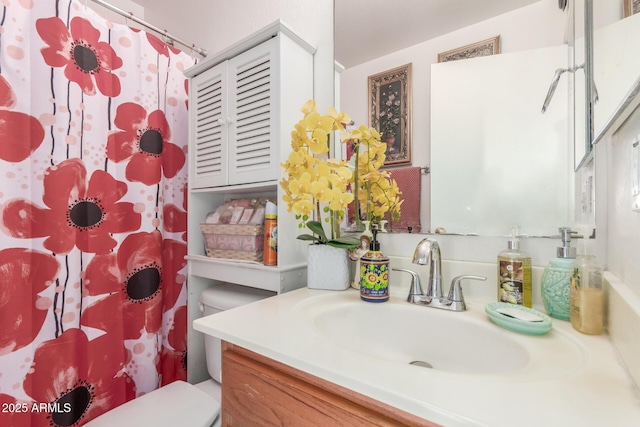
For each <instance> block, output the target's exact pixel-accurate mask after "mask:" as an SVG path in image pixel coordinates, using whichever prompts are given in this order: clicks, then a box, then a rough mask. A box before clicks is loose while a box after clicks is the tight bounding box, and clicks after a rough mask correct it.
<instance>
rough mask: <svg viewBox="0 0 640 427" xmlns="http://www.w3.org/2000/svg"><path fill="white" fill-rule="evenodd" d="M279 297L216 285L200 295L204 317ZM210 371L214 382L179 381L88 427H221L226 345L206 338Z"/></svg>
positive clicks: (92, 422)
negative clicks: (271, 297)
mask: <svg viewBox="0 0 640 427" xmlns="http://www.w3.org/2000/svg"><path fill="white" fill-rule="evenodd" d="M273 295H275V293H274V292H270V291H265V290H262V289H254V288H248V287H245V286H238V285H233V284H227V283H223V284H216V285H213V286H211V287H209V288H207V289H205V290H204V291H202V294H201V295H200V308H201V311H202V312H203V315H204V316H208V315H211V314H215V313H218V312H221V311H225V310H229V309H232V308H234V307H238V306H241V305H244V304H249V303H251V302H254V301H258V300H260V299H264V298H267V297H270V296H273ZM204 340H205V353H206V361H207V370H208V372H209V375H210V376H211V379H209V380H207V381H203V382H201V383H198V384H195V385H193V384H189V383H187V382H185V381H175V382H172V383H171V384H167V385H165V386H163V387H160V388H159V389H157V390H154V391H152V392H150V393H147V394H145V395H143V396H141V397H138V398H136V399H134V400H131V401H129V402H127V403H125V404H123V405H120V406H118V407H117V408H114V409H112V410H110V411H108V412H106V413H104V414H102V415H100V416H99V417H97V418H95V419H93V420H91V421H89V422H88V423H87V424H85V426H86V427H113V426H117V427H138V426H142V425H149V426H154V427H174V426H179V425H183V426H189V427H217V426H219V425H220V417H219V414H220V401H221V398H220V393H221V388H220V382H221V380H222V372H221V370H222V369H221V368H222V343H221V341H220V339H218V338H214V337H212V336H209V335H205V339H204Z"/></svg>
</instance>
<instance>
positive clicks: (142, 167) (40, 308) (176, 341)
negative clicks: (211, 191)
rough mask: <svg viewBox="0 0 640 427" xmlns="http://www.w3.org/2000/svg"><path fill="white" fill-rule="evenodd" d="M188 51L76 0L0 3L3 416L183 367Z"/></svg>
mask: <svg viewBox="0 0 640 427" xmlns="http://www.w3.org/2000/svg"><path fill="white" fill-rule="evenodd" d="M193 64H194V60H193V59H192V58H191V57H190V56H189V55H187V54H185V53H181V52H179V51H178V50H176V49H173V48H172V47H170V46H167V45H166V44H165V43H163V42H162V41H161V40H160V39H159V38H157V37H155V36H153V35H151V34H148V33H145V32H142V31H136V30H132V29H131V28H129V27H127V26H125V25H120V24H113V23H110V22H108V21H107V20H105V19H104V18H101V17H100V16H99V15H98V14H97V13H95V12H93V11H92V10H91V9H88V8H87V6H86V4H85V3H83V2H79V1H75V0H74V1H69V0H48V1H35V2H34V1H31V0H4V1H2V2H0V404H1V407H0V426H35V427H39V426H80V425H83V424H85V423H86V422H87V421H89V420H91V419H93V418H95V417H96V416H98V415H100V414H102V413H104V412H106V411H107V410H109V409H111V408H114V407H116V406H118V405H120V404H122V403H124V402H126V401H128V400H131V399H133V398H135V397H137V396H140V395H142V394H145V393H147V392H149V391H151V390H153V389H155V388H157V387H159V386H161V385H164V384H167V383H169V382H172V381H175V380H177V379H186V366H185V364H186V331H187V312H186V292H187V291H186V283H185V278H186V262H185V260H184V257H185V255H186V252H187V249H186V208H187V207H186V181H187V172H186V168H187V166H186V147H187V123H188V121H187V108H188V106H187V101H186V99H187V94H186V91H187V84H186V80H185V78H184V76H183V70H184V69H185V68H188V67H190V66H192V65H193Z"/></svg>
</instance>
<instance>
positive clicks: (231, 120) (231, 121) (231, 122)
mask: <svg viewBox="0 0 640 427" xmlns="http://www.w3.org/2000/svg"><path fill="white" fill-rule="evenodd" d="M227 123H228V124H230V125H232V124H233V119H232V118H231V117H227Z"/></svg>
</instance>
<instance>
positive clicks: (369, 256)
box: [360, 224, 389, 302]
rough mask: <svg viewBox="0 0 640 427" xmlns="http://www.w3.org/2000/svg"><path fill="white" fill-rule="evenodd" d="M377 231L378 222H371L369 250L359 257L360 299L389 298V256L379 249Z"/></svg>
mask: <svg viewBox="0 0 640 427" xmlns="http://www.w3.org/2000/svg"><path fill="white" fill-rule="evenodd" d="M379 231H380V230H379V228H378V224H371V234H372V236H373V239H372V240H371V244H370V246H369V252H367V253H366V254H364V255H363V256H362V257H361V258H360V299H362V300H363V301H367V302H385V301H388V300H389V257H387V256H386V255H385V254H383V253H382V252H381V251H380V242H378V232H379Z"/></svg>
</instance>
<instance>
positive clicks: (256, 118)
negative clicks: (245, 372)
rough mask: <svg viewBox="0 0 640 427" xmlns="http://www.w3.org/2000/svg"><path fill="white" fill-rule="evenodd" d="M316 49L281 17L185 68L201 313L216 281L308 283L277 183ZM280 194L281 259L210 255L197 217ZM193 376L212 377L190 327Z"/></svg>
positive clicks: (193, 296)
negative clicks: (232, 202) (204, 295)
mask: <svg viewBox="0 0 640 427" xmlns="http://www.w3.org/2000/svg"><path fill="white" fill-rule="evenodd" d="M314 52H315V49H314V48H313V47H312V46H311V45H309V44H308V43H306V42H304V41H303V40H302V39H300V38H299V37H298V36H296V35H295V34H294V33H293V32H292V31H291V30H289V29H288V28H287V27H286V26H284V25H283V24H282V23H281V22H275V23H274V24H272V25H270V26H269V27H267V28H265V29H263V30H261V31H259V32H257V33H256V34H254V35H252V36H250V37H248V38H247V39H245V40H242V41H240V42H238V43H236V44H235V45H233V46H231V47H229V48H228V49H226V50H225V51H224V52H221V53H219V54H217V55H215V56H214V57H212V58H208V59H207V60H205V61H202V62H201V63H199V64H197V65H196V66H194V67H192V68H190V69H189V70H187V71H186V72H185V75H186V76H187V77H189V108H190V126H189V189H188V255H187V261H188V278H187V280H188V293H189V294H188V310H189V324H191V322H192V321H193V320H194V319H196V318H197V317H200V315H201V314H200V310H199V297H200V293H201V292H202V290H203V289H204V288H206V287H209V286H211V284H212V283H216V282H230V283H235V284H239V285H243V286H250V287H254V288H259V289H266V290H270V291H273V292H274V293H282V292H286V291H289V290H292V289H296V288H299V287H302V286H305V285H306V280H307V276H306V245H305V244H304V242H302V241H300V240H297V239H296V237H297V235H298V234H299V229H298V224H297V222H296V221H295V218H294V216H293V214H290V213H288V212H287V209H286V206H285V205H284V204H283V203H282V202H281V201H282V195H283V194H282V190H281V189H280V187H279V185H278V181H279V178H280V176H281V173H282V172H281V168H280V163H282V162H284V161H285V160H286V158H287V157H288V155H289V151H290V144H291V137H290V133H291V130H292V129H293V126H294V124H295V123H297V122H298V121H299V120H300V119H301V118H302V113H301V112H300V107H301V106H302V105H303V104H304V102H305V101H307V100H308V99H312V98H313V97H314V94H313V83H314V80H313V79H314V74H313V55H314ZM253 197H268V198H271V199H272V200H274V201H276V202H277V204H278V241H279V247H278V265H277V266H264V265H262V264H251V263H243V262H233V261H224V260H219V259H215V258H209V257H207V256H206V255H205V249H204V241H203V238H202V234H201V231H200V223H202V222H204V219H205V217H206V215H207V213H208V212H211V211H213V210H214V209H215V208H217V207H218V206H220V205H221V204H223V203H224V201H225V200H227V199H229V198H253ZM188 366H189V370H188V372H189V381H190V382H195V381H200V380H203V379H206V376H207V375H206V370H205V367H204V340H203V336H202V334H201V333H199V332H194V331H193V330H192V328H190V329H189V336H188Z"/></svg>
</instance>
